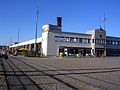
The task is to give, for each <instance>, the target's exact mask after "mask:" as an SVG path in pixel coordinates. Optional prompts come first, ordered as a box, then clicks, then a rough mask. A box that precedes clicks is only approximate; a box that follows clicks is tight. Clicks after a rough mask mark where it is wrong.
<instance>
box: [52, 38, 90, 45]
mask: <svg viewBox="0 0 120 90" xmlns="http://www.w3.org/2000/svg"><path fill="white" fill-rule="evenodd" d="M54 40H55V41H56V42H70V43H84V44H87V43H90V39H87V38H77V37H64V36H55V37H54Z"/></svg>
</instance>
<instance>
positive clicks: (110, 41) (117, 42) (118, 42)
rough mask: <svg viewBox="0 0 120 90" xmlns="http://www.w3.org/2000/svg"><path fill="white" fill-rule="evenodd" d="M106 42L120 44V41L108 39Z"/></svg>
mask: <svg viewBox="0 0 120 90" xmlns="http://www.w3.org/2000/svg"><path fill="white" fill-rule="evenodd" d="M106 44H107V45H120V41H112V40H107V41H106Z"/></svg>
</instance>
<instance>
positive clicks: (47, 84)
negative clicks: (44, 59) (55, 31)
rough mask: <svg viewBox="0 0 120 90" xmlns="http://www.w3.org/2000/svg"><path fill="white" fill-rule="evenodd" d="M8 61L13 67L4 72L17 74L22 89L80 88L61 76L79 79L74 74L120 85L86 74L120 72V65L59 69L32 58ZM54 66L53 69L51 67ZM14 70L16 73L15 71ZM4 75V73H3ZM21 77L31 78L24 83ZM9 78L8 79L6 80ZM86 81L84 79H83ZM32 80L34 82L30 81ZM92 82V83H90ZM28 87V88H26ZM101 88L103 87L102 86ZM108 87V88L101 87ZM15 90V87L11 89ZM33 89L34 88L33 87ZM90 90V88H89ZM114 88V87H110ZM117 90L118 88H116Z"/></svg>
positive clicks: (60, 89)
mask: <svg viewBox="0 0 120 90" xmlns="http://www.w3.org/2000/svg"><path fill="white" fill-rule="evenodd" d="M6 63H7V64H8V66H9V67H10V68H11V70H9V69H5V71H6V72H4V74H5V73H6V74H5V75H6V76H7V77H12V76H14V77H15V76H16V77H17V78H18V81H19V83H20V85H21V87H22V90H26V89H27V90H30V89H28V87H29V86H33V87H36V89H34V90H37V89H38V90H42V89H43V90H78V89H80V88H78V87H77V86H76V85H75V84H76V83H75V84H74V85H73V84H69V83H68V82H67V81H64V80H61V79H60V78H59V77H61V76H63V77H69V78H71V79H72V80H77V79H78V78H74V77H73V76H74V75H77V76H81V75H82V76H84V77H87V78H89V79H95V80H97V81H100V82H102V83H105V84H106V83H107V84H108V85H113V87H115V88H117V87H119V86H120V85H119V84H115V83H112V82H108V81H105V80H100V79H97V78H92V77H89V76H86V75H88V74H94V73H109V72H120V67H114V68H93V69H59V68H58V67H53V66H51V65H47V64H40V65H39V64H36V63H34V62H32V61H30V60H27V59H24V60H22V59H20V58H16V57H10V60H6ZM4 64H5V62H4ZM49 67H52V68H53V69H51V68H49ZM54 68H55V69H54ZM13 72H14V73H13ZM1 75H2V74H1ZM21 77H24V78H25V77H26V78H27V79H28V80H29V83H28V84H25V83H23V81H26V80H23V81H21ZM8 81H9V80H8V79H6V82H8ZM83 81H84V80H83ZM30 82H32V83H30ZM88 84H90V83H88ZM7 85H8V88H9V86H10V85H9V82H8V84H7ZM93 86H95V87H99V85H98V86H97V85H94V84H93ZM26 87H27V88H26ZM100 88H101V87H100ZM101 89H106V88H101ZM10 90H13V89H10ZM31 90H32V89H31ZM88 90H89V89H88ZM110 90H112V89H110ZM116 90H117V89H116ZM118 90H119V89H118Z"/></svg>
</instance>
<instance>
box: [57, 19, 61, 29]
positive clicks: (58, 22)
mask: <svg viewBox="0 0 120 90" xmlns="http://www.w3.org/2000/svg"><path fill="white" fill-rule="evenodd" d="M57 26H58V27H62V17H57Z"/></svg>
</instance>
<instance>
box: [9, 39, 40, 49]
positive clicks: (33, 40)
mask: <svg viewBox="0 0 120 90" xmlns="http://www.w3.org/2000/svg"><path fill="white" fill-rule="evenodd" d="M40 42H42V37H40V38H37V43H40ZM33 43H35V39H32V40H28V41H24V42H20V43H18V44H13V45H11V46H9V47H10V48H12V47H17V46H22V45H29V44H33Z"/></svg>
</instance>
